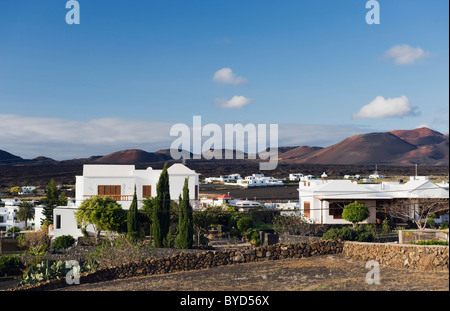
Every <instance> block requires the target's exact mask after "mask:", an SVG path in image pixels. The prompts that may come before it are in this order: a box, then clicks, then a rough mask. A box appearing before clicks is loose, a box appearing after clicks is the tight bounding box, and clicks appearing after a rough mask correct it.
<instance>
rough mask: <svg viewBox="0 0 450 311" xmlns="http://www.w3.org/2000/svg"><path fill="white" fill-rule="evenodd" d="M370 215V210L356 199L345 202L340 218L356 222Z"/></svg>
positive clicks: (354, 224) (354, 223)
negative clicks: (348, 202)
mask: <svg viewBox="0 0 450 311" xmlns="http://www.w3.org/2000/svg"><path fill="white" fill-rule="evenodd" d="M369 216H370V211H369V209H368V208H367V206H366V205H365V204H364V203H359V202H357V201H355V202H353V203H350V204H347V205H346V206H345V207H344V210H343V211H342V218H344V219H345V220H347V221H350V222H351V223H353V226H354V227H356V224H357V223H359V222H361V221H364V220H366V219H367V218H368V217H369Z"/></svg>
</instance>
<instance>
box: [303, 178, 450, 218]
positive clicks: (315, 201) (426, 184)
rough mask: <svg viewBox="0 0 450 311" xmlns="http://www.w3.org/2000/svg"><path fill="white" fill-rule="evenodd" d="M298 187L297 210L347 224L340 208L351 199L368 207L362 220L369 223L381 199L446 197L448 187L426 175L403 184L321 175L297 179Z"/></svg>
mask: <svg viewBox="0 0 450 311" xmlns="http://www.w3.org/2000/svg"><path fill="white" fill-rule="evenodd" d="M325 175H326V174H325ZM325 175H323V176H325ZM298 190H299V204H300V211H301V213H302V214H303V215H304V217H307V218H310V219H312V220H313V221H314V222H316V223H320V224H348V223H349V222H347V221H346V220H344V219H342V211H343V208H344V206H345V205H347V204H349V203H352V202H354V201H355V200H356V201H358V202H361V203H364V204H366V206H367V207H368V208H369V211H370V216H369V218H368V219H367V220H366V221H365V223H373V222H375V221H376V213H377V209H376V208H377V205H380V204H382V203H384V202H387V201H390V200H393V199H404V198H429V197H431V198H433V197H435V198H448V197H449V192H448V190H446V189H444V188H442V187H439V186H438V185H436V184H434V183H432V182H430V181H429V180H428V178H426V177H422V178H417V177H415V178H411V180H410V181H409V182H407V183H405V184H400V183H399V182H382V183H379V184H359V183H357V182H352V181H351V180H328V179H327V178H326V177H322V178H321V179H310V180H308V181H301V182H300V183H299V189H298ZM447 217H448V216H447Z"/></svg>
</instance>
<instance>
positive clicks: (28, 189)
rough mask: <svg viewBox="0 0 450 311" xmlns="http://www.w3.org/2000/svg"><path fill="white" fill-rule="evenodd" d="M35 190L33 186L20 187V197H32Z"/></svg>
mask: <svg viewBox="0 0 450 311" xmlns="http://www.w3.org/2000/svg"><path fill="white" fill-rule="evenodd" d="M35 190H36V187H35V186H24V187H22V191H21V193H20V194H21V195H32V194H34V191H35Z"/></svg>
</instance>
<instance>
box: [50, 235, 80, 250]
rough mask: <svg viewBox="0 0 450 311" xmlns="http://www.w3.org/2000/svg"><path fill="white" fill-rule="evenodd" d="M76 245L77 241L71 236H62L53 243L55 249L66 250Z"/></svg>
mask: <svg viewBox="0 0 450 311" xmlns="http://www.w3.org/2000/svg"><path fill="white" fill-rule="evenodd" d="M74 244H75V239H74V237H73V236H71V235H61V236H59V237H56V238H55V242H54V243H53V248H54V249H66V248H68V247H71V246H73V245H74Z"/></svg>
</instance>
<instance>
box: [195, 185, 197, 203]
mask: <svg viewBox="0 0 450 311" xmlns="http://www.w3.org/2000/svg"><path fill="white" fill-rule="evenodd" d="M195 199H196V200H198V185H195Z"/></svg>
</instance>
